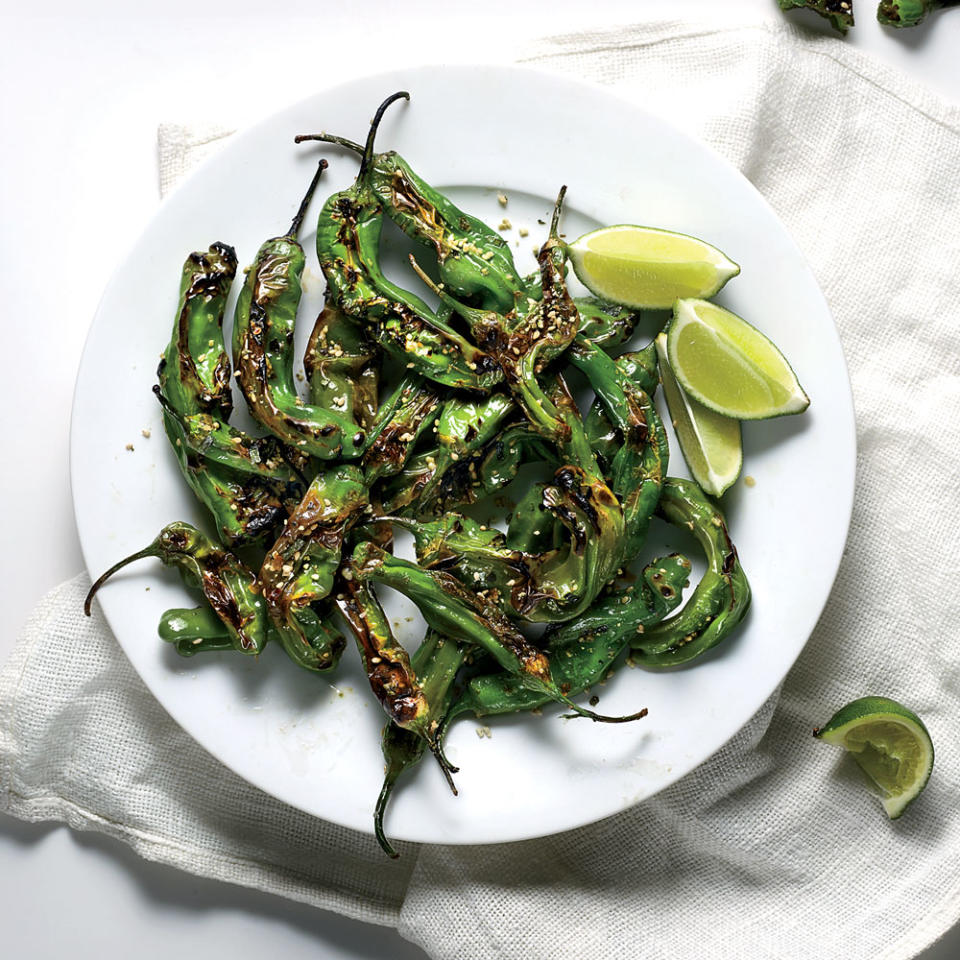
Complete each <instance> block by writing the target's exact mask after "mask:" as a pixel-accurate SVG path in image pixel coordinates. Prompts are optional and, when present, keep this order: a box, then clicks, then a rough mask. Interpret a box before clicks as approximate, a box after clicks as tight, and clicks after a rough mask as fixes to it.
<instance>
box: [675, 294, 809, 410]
mask: <svg viewBox="0 0 960 960" xmlns="http://www.w3.org/2000/svg"><path fill="white" fill-rule="evenodd" d="M667 353H668V355H669V357H670V366H671V367H672V368H673V372H674V375H675V376H676V378H677V380H678V381H679V382H680V386H682V387H683V389H684V390H685V391H686V393H687V394H689V395H690V396H692V397H693V398H694V399H695V400H699V401H700V403H702V404H703V405H704V406H705V407H709V408H710V409H711V410H714V411H716V412H717V413H720V414H722V415H723V416H725V417H735V418H736V419H737V420H765V419H766V418H768V417H782V416H784V415H785V414H788V413H802V412H803V411H804V410H806V409H807V407H808V406H810V399H809V398H808V397H807V395H806V394H805V393H804V392H803V388H802V387H801V386H800V384H799V382H798V381H797V377H796V374H794V372H793V370H791V369H790V364H789V363H787V361H786V360H785V359H784V356H783V354H782V353H781V352H780V351H779V350H778V349H777V348H776V347H775V346H774V345H773V343H771V342H770V340H768V339H767V338H766V337H765V336H764V335H763V334H762V333H761V332H760V331H759V330H757V329H756V328H755V327H751V326H750V324H749V323H747V321H746V320H741V319H740V317H738V316H737V315H736V314H735V313H731V312H730V311H729V310H724V309H723V307H718V306H717V305H716V304H715V303H708V302H707V301H706V300H678V301H677V302H676V303H675V304H674V305H673V319H672V320H671V321H670V325H669V327H668V328H667Z"/></svg>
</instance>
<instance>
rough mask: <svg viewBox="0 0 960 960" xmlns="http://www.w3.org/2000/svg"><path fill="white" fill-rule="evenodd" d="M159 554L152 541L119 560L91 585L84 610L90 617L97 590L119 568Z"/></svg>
mask: <svg viewBox="0 0 960 960" xmlns="http://www.w3.org/2000/svg"><path fill="white" fill-rule="evenodd" d="M158 555H159V554H158V553H157V545H156V542H154V543H151V544H150V546H149V547H144V548H143V549H142V550H139V551H137V552H136V553H131V554H130V556H129V557H124V559H123V560H118V561H117V562H116V563H115V564H114V565H113V566H112V567H111V568H110V569H109V570H107V571H106V573H102V574H101V575H100V576H99V577H97V579H96V580H95V581H94V583H93V586H91V587H90V592H89V593H88V594H87V598H86V600H84V601H83V612H84V613H85V614H86V615H87V616H88V617H89V616H90V605H91V604H92V603H93V598H94V596H95V595H96V592H97V591H98V590H99V589H100V588H101V587H102V586H103V585H104V584H105V583H106V582H107V580H109V579H110V578H111V577H112V576H113V575H114V574H115V573H116V572H117V571H118V570H120V569H122V568H123V567H125V566H126V565H127V564H128V563H133V561H134V560H142V559H143V558H144V557H156V556H158Z"/></svg>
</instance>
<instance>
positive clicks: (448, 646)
mask: <svg viewBox="0 0 960 960" xmlns="http://www.w3.org/2000/svg"><path fill="white" fill-rule="evenodd" d="M464 655H465V647H464V646H463V645H462V644H460V643H458V642H457V641H456V640H454V639H452V638H450V637H445V636H443V635H442V634H440V633H437V632H436V631H435V630H428V631H427V635H426V637H424V640H423V643H421V644H420V646H419V647H417V649H416V651H415V652H414V654H413V657H411V660H410V665H411V668H412V670H413V672H414V674H415V675H416V677H417V679H418V682H419V687H420V691H421V694H422V697H423V701H424V702H425V704H426V711H425V713H422V714H421V715H420V716H421V721H422V726H423V728H424V729H425V730H426V731H427V735H424V733H423V732H422V731H416V732H415V731H414V730H411V729H410V728H409V727H402V726H399V725H398V724H397V723H395V722H393V721H388V722H387V724H386V725H385V726H384V728H383V734H382V736H381V741H380V746H381V749H382V751H383V759H384V776H383V787H382V789H381V790H380V796H379V797H378V798H377V804H376V807H375V809H374V813H373V829H374V833H375V835H376V838H377V842H378V843H379V844H380V847H381V849H382V850H383V851H384V853H386V854H387V856H388V857H391V858H393V859H396V858H397V857H398V856H399V854H398V853H397V851H396V850H394V849H393V847H392V846H391V845H390V841H389V840H387V837H386V834H385V833H384V831H383V817H384V814H385V813H386V809H387V802H388V801H389V799H390V795H391V794H392V793H393V789H394V786H395V785H396V782H397V780H398V779H399V777H400V775H401V774H402V773H403V772H404V771H405V770H408V769H410V768H411V767H413V766H416V764H417V763H419V762H420V760H421V758H422V757H423V754H424V751H425V750H426V748H427V747H428V746H430V747H431V749H432V750H433V752H434V754H435V755H436V756H437V759H438V760H440V762H441V763H440V765H441V768H442V769H443V772H444V773H445V774H446V775H447V781H448V783H449V784H450V787H451V789H452V790H453V793H454V794H456V792H457V789H456V787H455V786H454V785H453V780H452V779H451V777H450V774H451V773H456V772H457V769H456V767H454V766H453V765H452V764H451V763H450V762H449V760H447V759H446V757H444V756H443V754H442V751H441V750H440V748H439V743H440V739H439V738H440V733H441V729H442V723H443V718H444V717H445V716H446V713H447V711H448V709H449V707H450V702H451V700H452V699H453V694H454V689H455V688H454V680H455V679H456V676H457V672H458V671H459V670H460V667H461V666H462V665H463V661H464Z"/></svg>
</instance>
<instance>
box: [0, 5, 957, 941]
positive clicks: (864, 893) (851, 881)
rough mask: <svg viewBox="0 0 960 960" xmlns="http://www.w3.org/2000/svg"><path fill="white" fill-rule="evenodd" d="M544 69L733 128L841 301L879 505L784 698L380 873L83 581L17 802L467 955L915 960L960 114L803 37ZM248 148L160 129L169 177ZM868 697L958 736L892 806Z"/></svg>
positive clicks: (947, 537) (7, 781)
mask: <svg viewBox="0 0 960 960" xmlns="http://www.w3.org/2000/svg"><path fill="white" fill-rule="evenodd" d="M526 59H527V62H529V63H532V64H535V65H537V66H539V67H541V68H544V69H547V70H556V71H561V72H563V73H565V74H568V75H570V74H572V75H579V76H582V77H584V78H587V79H590V80H594V81H599V82H601V83H604V84H607V85H609V86H610V87H612V88H613V89H615V90H616V91H617V92H618V93H620V94H621V95H622V96H624V97H627V98H630V99H633V100H634V101H636V102H638V103H640V104H642V105H643V106H644V107H646V108H647V109H648V110H651V111H653V112H655V113H658V114H661V115H663V116H665V117H666V118H667V119H669V120H670V121H672V122H673V123H675V124H677V125H679V126H681V127H683V128H685V129H686V130H687V131H688V132H690V133H692V134H694V135H695V136H698V137H700V138H701V139H704V140H705V141H707V142H708V143H710V144H712V145H713V147H715V148H716V149H717V150H718V151H719V152H720V153H721V154H723V155H724V156H725V157H726V158H727V159H728V160H730V161H731V162H732V163H734V164H735V165H736V166H737V167H739V168H740V169H741V170H742V171H743V172H744V173H745V174H746V176H748V177H749V178H750V179H751V180H752V181H753V183H754V184H755V185H756V186H757V188H758V189H759V190H760V191H761V193H763V195H764V196H765V197H766V198H767V200H768V201H769V202H770V203H771V204H772V205H773V207H774V209H775V210H776V211H777V213H778V214H779V215H780V217H781V218H782V219H783V220H784V222H785V223H786V225H787V227H788V229H789V230H790V231H791V233H792V234H793V236H794V238H795V239H796V240H797V242H798V243H799V245H800V247H801V248H802V249H803V251H804V252H805V254H806V256H807V258H808V260H809V262H810V264H811V266H812V268H813V270H814V272H815V274H816V277H817V279H818V281H819V283H820V285H821V287H822V288H823V290H824V292H825V294H826V296H827V299H828V302H829V304H830V306H831V308H832V310H833V313H834V316H835V319H836V322H837V325H838V328H839V331H840V335H841V338H842V341H843V345H844V350H845V353H846V356H847V361H848V364H849V367H850V374H851V379H852V382H853V388H854V396H855V402H856V407H857V414H858V467H859V477H858V482H857V491H856V503H855V508H854V516H853V523H852V528H851V533H850V538H849V541H848V545H847V550H846V553H845V556H844V559H843V562H842V565H841V569H840V573H839V575H838V578H837V581H836V583H835V586H834V590H833V593H832V596H831V598H830V600H829V602H828V604H827V607H826V609H825V611H824V613H823V615H822V617H821V619H820V622H819V624H818V626H817V628H816V630H815V632H814V634H813V636H812V638H811V640H810V642H809V644H808V646H807V647H806V649H805V650H804V652H803V654H802V655H801V657H800V659H799V661H798V663H797V665H796V667H795V668H794V669H793V671H792V672H791V673H790V675H789V677H788V678H787V680H786V682H785V684H784V687H783V690H782V695H781V696H780V697H779V700H778V699H777V697H773V698H771V700H770V701H769V702H768V703H767V704H766V705H765V707H764V708H763V709H762V710H761V711H760V712H759V713H758V714H757V716H756V717H755V718H754V719H753V720H752V721H751V723H750V724H748V725H747V727H746V728H745V729H744V730H743V731H741V733H740V734H739V735H738V736H737V737H736V738H735V739H734V740H733V741H732V742H731V743H729V744H728V745H727V746H726V747H725V748H724V749H723V750H722V751H720V752H719V753H718V754H717V755H716V756H714V757H713V758H712V759H710V760H709V761H708V762H706V763H705V764H703V765H702V766H701V767H699V768H698V769H697V770H695V771H694V772H693V773H691V774H690V775H688V776H687V777H685V778H684V779H683V780H681V781H680V782H678V783H677V784H675V785H674V786H672V787H671V788H669V789H667V790H665V791H664V792H663V793H661V794H659V795H658V796H656V797H655V798H653V799H651V800H649V801H647V802H645V803H643V804H641V805H639V806H638V807H635V808H633V809H631V810H629V811H627V812H625V813H622V814H619V815H617V816H615V817H611V818H609V819H607V820H604V821H602V822H600V823H596V824H593V825H591V826H588V827H585V828H582V829H579V830H576V831H571V832H569V833H565V834H561V835H558V836H554V837H548V838H545V839H540V840H536V841H528V842H524V843H516V844H504V845H497V846H490V847H433V846H425V847H419V848H417V847H413V846H409V845H408V846H406V847H405V848H404V856H403V857H402V858H401V860H400V861H399V862H397V863H386V862H385V861H384V860H383V859H382V858H381V855H380V853H379V851H378V850H377V848H376V847H375V846H374V845H373V844H372V843H371V842H369V839H368V838H367V837H365V836H363V835H361V834H356V833H353V832H351V831H348V830H345V829H342V828H340V827H336V826H333V825H331V824H327V823H325V822H322V821H318V820H315V819H312V818H310V817H308V816H306V815H304V814H301V813H299V812H297V811H295V810H292V809H290V808H288V807H285V806H284V805H283V804H281V803H279V802H278V801H276V800H273V799H272V798H270V797H268V796H265V795H264V794H262V793H260V792H259V791H257V790H256V789H254V788H253V787H251V786H249V785H248V784H246V783H245V782H243V781H242V780H240V779H238V778H237V777H235V776H234V775H233V774H231V773H230V772H229V771H227V770H226V769H225V768H223V767H222V766H220V765H219V764H218V763H217V762H216V761H215V760H213V759H212V758H211V757H209V756H208V755H207V754H206V753H205V752H204V751H203V750H202V749H201V748H200V747H198V746H197V745H196V744H195V743H193V741H192V740H191V739H190V738H189V737H188V736H186V734H184V733H183V732H182V731H181V730H180V729H179V728H178V727H177V726H176V725H175V724H174V723H173V721H172V720H171V719H170V718H169V717H167V715H166V714H165V713H164V712H163V710H162V709H161V708H160V707H159V705H158V704H157V703H156V702H155V701H153V700H152V698H151V697H150V695H149V694H148V693H147V692H146V690H145V688H144V687H143V685H142V684H141V682H140V681H139V679H138V678H137V676H136V675H135V674H134V673H133V671H132V669H131V667H130V666H129V664H128V663H127V661H126V660H125V658H124V657H123V656H122V654H121V652H120V650H119V648H118V647H117V645H116V643H115V641H114V639H113V638H112V637H111V636H110V634H109V632H108V630H107V628H106V625H105V624H104V622H103V621H102V620H101V619H99V618H95V619H93V620H91V621H86V620H85V619H84V618H82V617H81V616H80V615H79V611H80V605H81V601H82V597H83V593H84V590H85V588H86V584H87V581H86V579H85V578H84V577H80V578H77V579H76V580H74V581H71V582H70V583H68V584H65V585H63V586H62V587H60V588H58V589H57V590H55V591H54V592H53V593H52V594H50V595H49V596H48V597H46V598H45V599H44V600H43V601H42V603H41V605H40V607H39V608H38V610H37V611H36V613H35V614H34V616H33V617H32V618H31V620H30V622H29V623H28V624H27V627H26V629H25V631H24V634H23V637H22V638H21V640H20V641H19V643H18V645H17V647H16V649H15V651H14V654H13V657H12V659H11V660H10V661H9V662H8V663H7V665H6V666H5V668H4V670H3V673H2V675H0V809H4V810H6V811H7V812H9V813H12V814H13V815H15V816H19V817H22V818H24V819H30V820H46V819H52V820H63V821H65V822H67V823H69V824H71V825H72V826H74V827H75V828H78V829H96V830H100V831H103V832H106V833H109V834H111V835H113V836H117V837H119V838H121V839H123V840H125V841H127V842H128V843H130V844H131V845H132V846H133V847H134V848H135V849H136V850H138V852H140V853H141V854H142V855H143V856H146V857H149V858H152V859H156V860H161V861H164V862H166V863H171V864H174V865H177V866H180V867H182V868H184V869H186V870H190V871H193V872H195V873H199V874H203V875H208V876H213V877H219V878H221V879H224V880H228V881H231V882H235V883H242V884H246V885H249V886H254V887H258V888H260V889H263V890H269V891H271V892H274V893H278V894H281V895H285V896H289V897H292V898H295V899H298V900H302V901H305V902H309V903H314V904H316V905H318V906H323V907H327V908H329V909H333V910H338V911H340V912H343V913H345V914H348V915H350V916H353V917H359V918H361V919H365V920H369V921H371V922H374V923H382V924H393V925H397V926H398V927H399V929H400V931H401V932H402V933H403V934H404V935H405V936H406V937H408V938H410V939H411V940H413V941H415V942H417V943H419V944H421V945H422V946H423V947H424V949H425V950H427V952H428V953H430V955H431V956H434V957H437V958H444V960H454V958H457V960H475V958H477V957H494V956H495V957H499V958H521V957H522V958H529V960H536V958H551V960H558V958H566V957H571V958H572V957H583V956H586V957H590V958H592V960H604V958H621V957H624V956H641V955H642V956H644V957H646V958H651V960H653V958H664V960H667V958H669V960H677V958H685V957H691V958H693V957H696V958H704V957H715V956H716V957H719V956H726V957H737V958H753V957H757V958H769V957H778V958H781V957H782V958H793V957H796V958H804V960H806V958H808V957H811V956H812V957H816V958H818V960H833V958H837V960H840V958H844V960H856V958H861V957H862V958H867V957H869V958H871V960H902V958H907V957H911V956H914V955H915V954H916V953H917V952H919V951H920V950H922V949H923V948H924V947H925V946H927V945H928V944H929V943H930V942H931V941H932V940H934V939H935V938H936V937H938V936H939V935H940V934H941V933H942V932H943V931H945V930H946V929H948V928H949V927H950V926H952V925H953V924H954V923H955V922H956V921H957V919H958V917H960V817H958V815H957V813H956V797H957V788H958V780H960V766H958V759H960V757H958V753H960V748H958V744H960V666H958V662H960V660H958V656H957V653H956V643H955V637H954V634H955V632H956V631H955V628H954V626H953V624H955V623H956V622H957V621H958V613H960V610H958V607H960V601H958V599H957V591H956V589H955V586H954V583H953V580H954V576H953V567H954V563H955V559H956V558H957V557H958V556H960V524H958V523H957V522H956V512H955V511H956V492H955V485H956V479H955V478H956V477H957V476H958V475H960V377H958V373H960V365H958V361H957V333H956V322H957V316H958V312H960V311H958V308H960V297H958V295H957V292H956V289H957V287H956V281H955V278H956V277H957V276H960V242H958V239H957V238H958V232H957V224H958V223H960V178H958V177H957V170H958V169H960V110H958V109H957V108H954V107H950V106H948V105H945V104H943V103H942V102H940V101H938V100H937V98H936V97H934V96H933V95H931V94H930V93H929V92H927V91H925V90H924V89H923V88H921V87H920V86H918V85H917V84H915V83H913V82H912V81H910V80H908V79H906V78H904V77H902V76H900V75H898V74H897V73H896V72H894V71H893V70H891V69H889V68H887V67H885V66H883V65H881V64H879V63H877V62H874V61H872V60H871V59H869V58H867V57H865V56H863V55H861V54H858V53H857V52H856V51H853V50H851V49H849V48H847V47H845V46H844V44H843V43H842V41H839V40H836V39H833V38H830V37H820V36H810V35H806V34H804V33H802V32H801V31H799V30H797V29H794V28H792V27H789V26H783V25H772V24H764V25H760V26H757V25H747V26H743V25H736V26H733V27H724V26H718V25H716V24H709V23H707V24H702V25H693V26H692V25H690V24H677V23H665V24H644V25H636V26H624V27H618V28H616V29H609V30H608V29H605V30H598V31H596V32H593V33H586V34H584V33H581V34H578V35H576V36H566V37H557V38H552V39H549V40H546V41H543V42H541V43H539V44H538V45H537V46H536V47H534V48H533V49H531V50H528V51H527V53H526ZM611 120H612V122H615V117H612V118H611ZM575 122H576V118H575V117H571V124H575ZM225 135H226V131H222V130H217V129H209V128H208V129H205V130H203V131H200V132H197V131H192V130H190V129H184V128H177V127H174V126H164V127H162V128H161V130H160V153H161V171H163V176H164V181H163V182H164V189H166V188H167V187H169V185H170V184H171V183H172V182H173V180H174V179H176V177H178V176H180V175H181V174H182V173H183V172H184V171H185V170H186V169H187V168H188V167H189V166H190V165H191V164H192V162H193V161H194V160H195V159H197V154H198V152H200V151H201V150H206V151H209V150H210V149H212V148H213V147H214V146H215V144H216V143H217V142H218V141H219V140H220V139H222V138H223V136H225ZM615 148H616V147H615V145H613V146H612V147H611V149H615ZM629 216H630V218H636V217H640V216H642V211H641V212H634V211H631V212H630V213H629ZM814 466H815V467H816V468H817V469H822V470H828V471H829V470H830V464H829V463H822V464H816V465H814ZM816 562H817V558H816V557H815V556H812V557H811V558H810V563H811V564H814V563H816ZM776 639H777V638H776V637H771V638H770V642H771V643H776ZM867 693H874V694H884V695H887V696H891V697H894V698H896V699H898V700H901V701H903V702H905V703H907V704H908V705H910V706H911V707H913V708H914V709H915V710H916V711H917V712H918V713H920V714H921V716H923V718H924V720H925V721H926V722H927V724H928V726H929V728H930V730H931V732H932V735H933V739H934V741H935V745H936V749H937V764H936V768H935V770H934V773H933V777H932V779H931V781H930V784H929V786H928V788H927V790H926V792H925V793H924V795H923V796H922V797H921V798H920V799H919V800H918V801H917V802H916V804H915V806H914V807H913V808H911V810H909V811H908V812H907V814H906V815H905V816H904V817H903V819H902V820H899V821H896V822H887V821H886V820H885V819H884V815H883V812H882V810H881V809H880V807H879V804H878V803H877V802H876V800H875V799H874V798H873V797H871V796H870V795H869V793H868V791H867V790H866V789H864V784H863V783H862V782H860V777H859V776H858V775H857V774H856V771H855V770H854V769H853V768H852V767H851V766H850V765H849V763H847V762H846V761H845V758H844V757H843V756H842V754H839V752H837V751H833V750H831V749H829V748H827V747H825V746H823V745H821V744H818V743H815V742H814V741H813V740H812V739H811V738H810V732H811V728H812V727H813V726H814V725H815V724H817V723H822V722H823V721H824V720H825V719H826V718H827V717H828V716H829V715H830V714H831V713H832V712H833V711H834V710H835V709H836V708H837V707H839V706H840V705H842V704H843V703H845V702H847V701H849V700H851V699H854V698H855V697H857V696H861V695H864V694H867Z"/></svg>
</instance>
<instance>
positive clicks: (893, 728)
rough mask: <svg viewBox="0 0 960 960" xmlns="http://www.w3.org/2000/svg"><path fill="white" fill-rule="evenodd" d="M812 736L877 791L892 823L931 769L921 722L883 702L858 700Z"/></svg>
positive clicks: (927, 739) (930, 750)
mask: <svg viewBox="0 0 960 960" xmlns="http://www.w3.org/2000/svg"><path fill="white" fill-rule="evenodd" d="M813 735H814V736H815V737H817V738H819V739H820V740H825V741H826V742H827V743H833V744H836V745H837V746H839V747H844V748H845V749H846V750H848V751H850V753H851V754H853V759H854V760H856V761H857V763H858V764H860V766H861V768H862V769H863V771H864V772H865V773H866V775H867V776H868V777H869V778H870V779H871V780H872V781H873V782H874V783H875V784H876V785H877V787H879V788H880V792H881V795H882V801H883V807H884V809H885V810H886V811H887V815H888V816H889V817H890V819H891V820H895V819H896V818H897V817H899V816H900V814H901V813H903V811H904V810H905V809H906V808H907V805H908V804H909V803H910V802H911V801H912V800H913V799H914V798H915V797H916V796H917V794H919V793H920V791H921V790H923V788H924V787H925V786H926V785H927V780H929V779H930V771H931V770H932V769H933V743H932V742H931V740H930V734H929V733H928V732H927V728H926V727H925V726H924V725H923V721H922V720H921V719H920V718H919V717H918V716H917V715H916V714H915V713H914V712H913V711H912V710H908V709H907V708H906V707H905V706H903V704H900V703H897V701H896V700H889V699H887V698H886V697H862V698H861V699H860V700H854V701H853V703H848V704H847V705H846V706H845V707H842V708H841V709H840V710H838V711H837V712H836V713H835V714H834V715H833V716H832V717H831V718H830V720H829V721H828V723H827V724H826V726H824V727H820V728H818V729H816V730H814V731H813Z"/></svg>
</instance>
